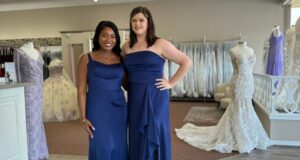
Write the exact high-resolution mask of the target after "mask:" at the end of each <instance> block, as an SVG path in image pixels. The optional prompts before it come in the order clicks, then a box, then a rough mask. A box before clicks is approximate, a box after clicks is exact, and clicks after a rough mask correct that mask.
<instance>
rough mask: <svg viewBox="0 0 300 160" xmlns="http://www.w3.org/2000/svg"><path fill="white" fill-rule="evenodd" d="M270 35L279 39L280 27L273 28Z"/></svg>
mask: <svg viewBox="0 0 300 160" xmlns="http://www.w3.org/2000/svg"><path fill="white" fill-rule="evenodd" d="M272 34H273V35H274V36H275V37H279V36H280V35H281V32H280V27H279V26H274V28H273V30H272Z"/></svg>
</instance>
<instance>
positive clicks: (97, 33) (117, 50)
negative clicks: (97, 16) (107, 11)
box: [93, 21, 121, 56]
mask: <svg viewBox="0 0 300 160" xmlns="http://www.w3.org/2000/svg"><path fill="white" fill-rule="evenodd" d="M105 27H109V28H111V29H112V30H113V31H114V33H115V36H116V44H115V46H114V48H113V49H112V50H113V52H114V53H115V54H117V55H118V56H120V53H121V48H120V43H121V40H120V34H119V30H118V27H117V26H116V25H115V24H114V23H113V22H111V21H101V22H99V24H98V26H97V27H96V31H95V35H94V39H93V45H94V47H93V51H96V50H99V49H101V46H100V44H99V36H100V33H101V31H102V30H103V29H104V28H105Z"/></svg>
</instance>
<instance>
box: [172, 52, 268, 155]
mask: <svg viewBox="0 0 300 160" xmlns="http://www.w3.org/2000/svg"><path fill="white" fill-rule="evenodd" d="M231 61H232V64H233V70H234V73H233V76H232V79H231V92H232V93H233V95H232V102H231V103H230V104H229V106H228V107H227V109H226V111H225V113H224V114H223V116H222V118H221V119H220V121H219V123H218V124H217V125H216V126H209V127H204V126H203V127H199V126H195V125H193V124H191V123H187V124H185V125H184V126H183V127H182V128H180V129H175V131H176V134H177V136H178V137H179V138H180V139H182V140H184V141H185V142H187V143H189V144H191V145H192V146H194V147H198V148H200V149H204V150H208V151H210V150H217V151H219V152H222V153H230V152H232V151H238V152H240V153H250V152H251V151H252V150H253V149H254V148H257V149H263V150H265V149H266V148H267V147H268V145H269V138H268V136H267V134H266V132H265V130H264V128H263V126H262V124H261V122H260V120H259V119H258V116H257V115H256V113H255V110H254V108H253V105H252V100H251V99H252V94H253V91H254V82H253V75H252V67H253V64H254V63H255V61H256V58H255V55H254V54H252V55H251V56H245V55H243V54H240V55H239V56H235V57H231Z"/></svg>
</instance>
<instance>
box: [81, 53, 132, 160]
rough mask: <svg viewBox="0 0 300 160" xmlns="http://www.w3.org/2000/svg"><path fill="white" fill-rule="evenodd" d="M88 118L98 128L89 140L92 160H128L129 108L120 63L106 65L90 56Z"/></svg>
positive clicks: (122, 69) (90, 159) (90, 158)
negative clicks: (122, 86)
mask: <svg viewBox="0 0 300 160" xmlns="http://www.w3.org/2000/svg"><path fill="white" fill-rule="evenodd" d="M88 57H89V62H88V80H87V81H88V92H87V108H86V114H87V119H88V120H90V121H91V123H92V124H93V125H94V127H95V129H96V130H95V131H92V132H93V135H94V138H93V139H91V138H89V160H127V159H128V146H127V120H128V119H127V106H126V101H125V97H124V93H123V91H122V89H121V82H122V78H123V76H124V68H123V65H122V64H121V63H118V64H103V63H101V62H98V61H95V60H93V59H92V58H91V55H90V54H88Z"/></svg>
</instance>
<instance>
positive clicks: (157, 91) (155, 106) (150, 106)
mask: <svg viewBox="0 0 300 160" xmlns="http://www.w3.org/2000/svg"><path fill="white" fill-rule="evenodd" d="M122 51H123V52H122V56H123V57H124V67H125V71H126V72H127V74H128V109H129V112H128V113H129V157H130V160H146V159H147V160H148V159H150V160H153V159H157V160H171V144H170V143H171V142H170V122H169V92H168V89H170V88H172V87H173V86H174V85H175V84H176V83H177V82H178V81H179V80H180V79H181V78H182V77H183V76H184V74H185V73H186V72H187V70H188V68H189V67H190V66H191V65H192V62H191V60H190V59H189V58H188V57H187V56H186V55H185V54H184V53H182V52H181V51H179V50H178V49H176V47H174V46H173V45H172V44H171V43H170V42H168V41H166V40H164V39H161V38H158V37H157V36H156V35H155V27H154V22H153V19H152V15H151V13H150V11H149V10H148V9H147V8H146V7H136V8H134V9H133V10H132V11H131V15H130V39H129V41H127V42H125V43H124V45H123V50H122ZM166 60H170V61H172V62H175V63H177V64H178V65H179V66H180V67H179V68H178V70H177V72H176V73H175V74H174V75H173V76H172V77H171V78H170V79H169V80H168V79H166V78H164V76H163V68H164V64H165V61H166Z"/></svg>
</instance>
